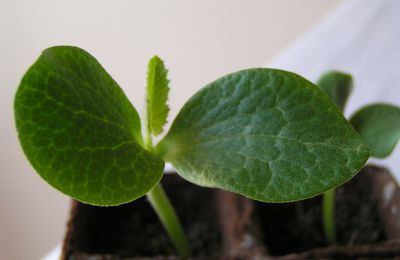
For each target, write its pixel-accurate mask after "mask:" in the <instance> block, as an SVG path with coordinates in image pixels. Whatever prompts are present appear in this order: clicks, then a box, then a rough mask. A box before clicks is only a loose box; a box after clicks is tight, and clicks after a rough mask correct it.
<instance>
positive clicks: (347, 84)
mask: <svg viewBox="0 0 400 260" xmlns="http://www.w3.org/2000/svg"><path fill="white" fill-rule="evenodd" d="M317 86H318V87H320V88H321V89H322V90H323V91H324V92H325V93H326V94H327V95H328V96H329V97H330V98H331V99H332V100H333V102H334V103H335V104H336V105H337V106H338V107H339V109H340V110H341V111H343V110H344V108H345V106H346V102H347V99H348V98H349V96H350V94H351V91H352V90H353V79H352V77H351V75H350V74H347V73H343V72H340V71H329V72H326V73H325V74H323V75H322V76H321V78H320V79H319V80H318V82H317Z"/></svg>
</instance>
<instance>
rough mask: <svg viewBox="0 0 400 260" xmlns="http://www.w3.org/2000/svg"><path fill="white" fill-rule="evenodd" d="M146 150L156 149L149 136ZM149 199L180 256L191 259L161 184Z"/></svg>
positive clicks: (188, 247) (174, 213) (186, 242)
mask: <svg viewBox="0 0 400 260" xmlns="http://www.w3.org/2000/svg"><path fill="white" fill-rule="evenodd" d="M146 148H147V150H148V151H152V150H153V149H154V147H153V141H152V138H151V135H149V134H148V135H147V136H146ZM147 198H148V200H149V202H150V204H151V206H152V207H153V209H154V211H155V212H156V213H157V216H158V218H159V219H160V221H161V223H162V225H163V226H164V228H165V230H166V231H167V233H168V236H169V237H170V238H171V240H172V242H173V244H174V245H175V248H176V250H177V251H178V254H179V256H181V257H190V246H189V241H188V239H187V237H186V234H185V232H184V230H183V228H182V225H181V223H180V221H179V218H178V215H177V214H176V212H175V209H174V207H173V206H172V204H171V202H170V200H169V199H168V196H167V194H166V193H165V192H164V189H163V187H162V185H161V183H158V184H157V185H156V186H155V187H154V188H153V189H152V190H151V191H149V192H148V193H147Z"/></svg>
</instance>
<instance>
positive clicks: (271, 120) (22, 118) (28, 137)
mask: <svg viewBox="0 0 400 260" xmlns="http://www.w3.org/2000/svg"><path fill="white" fill-rule="evenodd" d="M166 76H167V71H166V69H165V67H164V65H163V62H162V61H161V60H160V59H159V58H157V57H154V58H153V59H152V60H151V61H150V63H149V73H148V79H147V110H146V111H147V113H146V119H147V121H146V122H145V130H146V140H143V137H142V130H141V121H140V118H139V115H138V113H137V112H136V110H135V108H134V107H133V106H132V104H131V103H130V102H129V101H128V99H127V97H126V96H125V94H124V93H123V91H122V90H121V88H120V87H119V86H118V85H117V83H116V82H115V81H114V80H113V79H112V78H111V77H110V76H109V74H108V73H107V72H106V71H105V70H104V68H103V67H102V66H101V65H100V64H99V63H98V61H97V60H96V59H95V58H93V57H92V56H91V55H90V54H89V53H87V52H86V51H84V50H82V49H79V48H77V47H69V46H57V47H52V48H49V49H46V50H45V51H44V52H43V53H42V55H41V56H40V57H39V59H38V60H37V61H36V62H35V63H34V64H33V65H32V66H31V67H30V69H29V70H28V71H27V72H26V74H25V75H24V77H23V79H22V81H21V84H20V86H19V88H18V91H17V93H16V96H15V103H14V108H15V121H16V126H17V130H18V135H19V139H20V142H21V145H22V148H23V150H24V152H25V154H26V156H27V158H28V159H29V161H30V162H31V164H32V166H33V167H34V168H35V169H36V171H37V172H38V173H39V175H40V176H41V177H42V178H43V179H44V180H46V181H47V182H48V183H49V184H50V185H52V186H53V187H54V188H56V189H58V190H59V191H61V192H63V193H65V194H67V195H69V196H71V197H73V198H75V199H77V200H79V201H82V202H84V203H89V204H93V205H98V206H116V205H120V204H122V203H127V202H130V201H133V200H135V199H137V198H139V197H141V196H143V195H146V194H147V196H148V198H149V200H150V202H151V204H152V206H153V207H154V209H155V211H156V213H157V214H158V216H159V218H160V219H161V221H162V223H163V224H164V226H165V229H166V230H167V232H168V234H169V235H170V237H171V238H172V241H173V242H174V243H175V246H176V248H177V251H178V252H179V254H180V255H181V256H188V255H189V254H190V250H189V245H188V242H187V239H186V237H185V235H184V233H183V229H182V227H181V225H180V224H179V221H178V218H177V216H176V214H175V212H174V209H173V208H172V205H171V203H170V202H169V201H168V198H167V197H166V196H165V193H164V192H163V190H162V187H161V186H160V185H159V182H160V179H161V177H162V174H163V169H164V162H165V161H167V162H170V163H172V164H173V166H174V167H175V168H176V170H177V172H178V174H179V175H180V176H182V177H183V178H185V179H187V180H188V181H190V182H193V183H195V184H198V185H201V186H206V187H216V188H221V189H225V190H228V191H232V192H236V193H239V194H241V195H243V196H246V197H248V198H251V199H255V200H259V201H264V202H290V201H295V200H301V199H305V198H310V197H313V196H316V195H318V194H321V193H323V192H325V191H327V190H329V189H332V188H334V187H336V186H338V185H341V184H342V183H344V182H346V181H347V180H348V179H350V178H351V177H353V176H354V175H355V174H356V173H357V172H358V171H359V170H360V168H361V167H362V166H363V165H364V163H365V162H366V160H367V159H368V156H369V149H368V147H367V145H366V144H365V143H364V141H363V140H362V139H361V137H360V136H359V135H358V134H357V132H356V131H355V130H354V129H353V127H351V125H350V124H349V123H348V122H347V120H346V119H345V118H344V117H343V115H342V114H341V112H340V111H339V110H338V109H337V108H336V106H335V105H334V104H333V103H332V101H331V100H330V99H329V97H328V96H326V95H325V94H324V93H323V91H321V89H319V88H318V87H316V86H315V85H314V84H312V83H311V82H309V81H307V80H305V79H304V78H302V77H300V76H298V75H296V74H294V73H290V72H286V71H281V70H275V69H248V70H243V71H239V72H236V73H232V74H229V75H227V76H224V77H222V78H220V79H218V80H216V81H214V82H212V83H210V84H209V85H207V86H206V87H204V88H203V89H201V90H200V91H199V92H198V93H197V94H195V95H194V96H193V97H192V98H191V99H189V100H188V101H187V102H186V104H185V105H184V106H183V108H182V109H181V111H180V112H179V114H178V115H177V117H176V118H175V120H174V121H173V123H172V126H171V128H170V130H169V131H168V133H167V134H166V135H165V136H164V137H163V138H162V139H161V141H160V142H159V143H158V144H157V145H155V146H154V145H153V143H152V137H153V136H155V135H159V134H160V133H161V132H162V130H163V126H164V124H165V122H166V118H167V114H168V110H169V109H168V106H167V104H166V101H167V97H168V91H169V88H168V79H167V77H166Z"/></svg>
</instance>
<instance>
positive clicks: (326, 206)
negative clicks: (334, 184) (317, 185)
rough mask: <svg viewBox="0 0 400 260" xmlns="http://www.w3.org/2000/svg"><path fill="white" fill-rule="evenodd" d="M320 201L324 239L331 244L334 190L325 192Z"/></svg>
mask: <svg viewBox="0 0 400 260" xmlns="http://www.w3.org/2000/svg"><path fill="white" fill-rule="evenodd" d="M322 200H323V201H322V204H323V211H322V213H323V214H322V215H323V216H322V217H323V226H324V232H325V237H326V239H327V241H328V242H329V243H330V244H332V243H333V242H335V189H332V190H329V191H327V192H325V193H324V194H323V196H322Z"/></svg>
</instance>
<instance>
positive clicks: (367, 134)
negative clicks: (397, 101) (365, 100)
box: [350, 104, 400, 158]
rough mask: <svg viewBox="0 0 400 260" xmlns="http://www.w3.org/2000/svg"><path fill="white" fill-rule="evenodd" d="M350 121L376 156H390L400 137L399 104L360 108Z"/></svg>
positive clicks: (372, 105) (373, 105)
mask: <svg viewBox="0 0 400 260" xmlns="http://www.w3.org/2000/svg"><path fill="white" fill-rule="evenodd" d="M350 122H351V124H353V126H354V128H355V129H356V130H357V131H358V132H359V133H360V135H361V136H362V137H363V138H364V139H365V141H366V142H367V144H368V145H369V148H370V149H371V155H372V156H374V157H378V158H384V157H386V156H388V155H389V154H390V153H391V152H392V151H393V149H394V147H395V146H396V143H397V141H398V140H399V138H400V108H399V107H398V106H394V105H389V104H371V105H368V106H365V107H363V108H362V109H360V110H358V111H357V112H356V113H355V114H354V115H353V116H352V117H351V119H350Z"/></svg>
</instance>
